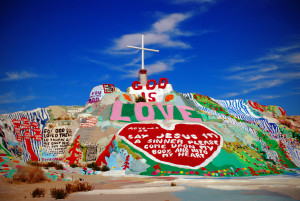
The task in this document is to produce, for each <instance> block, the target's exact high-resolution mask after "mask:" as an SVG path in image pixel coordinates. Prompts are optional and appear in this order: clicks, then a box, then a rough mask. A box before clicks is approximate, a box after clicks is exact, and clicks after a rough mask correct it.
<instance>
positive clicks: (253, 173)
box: [248, 167, 259, 176]
mask: <svg viewBox="0 0 300 201" xmlns="http://www.w3.org/2000/svg"><path fill="white" fill-rule="evenodd" d="M248 169H249V171H250V173H251V174H252V176H259V174H257V173H256V171H255V170H254V169H253V168H252V167H248Z"/></svg>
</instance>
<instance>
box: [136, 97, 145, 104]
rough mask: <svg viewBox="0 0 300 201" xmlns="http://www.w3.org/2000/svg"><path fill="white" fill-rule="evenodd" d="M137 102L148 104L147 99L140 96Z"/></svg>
mask: <svg viewBox="0 0 300 201" xmlns="http://www.w3.org/2000/svg"><path fill="white" fill-rule="evenodd" d="M135 102H136V103H138V102H146V99H145V98H144V97H143V96H138V97H137V98H136V99H135Z"/></svg>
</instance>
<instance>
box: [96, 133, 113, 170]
mask: <svg viewBox="0 0 300 201" xmlns="http://www.w3.org/2000/svg"><path fill="white" fill-rule="evenodd" d="M115 139H116V136H114V137H113V138H112V140H111V142H110V143H109V144H108V145H107V146H106V147H105V150H104V151H103V152H102V153H101V154H100V156H99V157H98V159H97V161H96V163H97V165H98V166H101V165H102V163H104V164H105V165H107V162H106V159H105V157H110V151H109V147H111V149H113V148H114V140H115Z"/></svg>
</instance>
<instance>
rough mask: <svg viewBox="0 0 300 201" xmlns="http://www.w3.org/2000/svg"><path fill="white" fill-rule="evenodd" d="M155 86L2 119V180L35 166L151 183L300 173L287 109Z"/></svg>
mask: <svg viewBox="0 0 300 201" xmlns="http://www.w3.org/2000/svg"><path fill="white" fill-rule="evenodd" d="M149 81H150V82H153V85H150V84H149ZM149 81H148V83H147V86H141V85H140V83H135V82H134V83H133V85H132V87H129V88H128V90H127V92H121V91H120V90H119V89H118V88H115V87H114V86H113V85H110V84H103V85H99V86H97V87H95V88H94V89H93V90H92V91H91V94H90V99H89V101H88V102H87V103H86V105H85V106H49V107H47V108H38V109H35V110H32V111H25V112H23V111H22V112H15V113H11V114H1V115H0V133H1V135H0V137H1V140H0V142H1V143H0V166H1V169H0V174H1V175H4V176H6V177H12V175H13V173H14V172H15V171H18V168H19V167H20V166H26V165H27V163H30V162H31V163H32V162H33V161H37V162H38V163H47V162H50V161H52V162H56V163H60V164H62V165H63V166H64V171H66V172H73V173H80V174H102V172H101V171H97V169H95V168H93V169H92V167H93V166H99V167H102V168H103V167H109V170H110V171H109V172H106V173H107V174H117V173H118V174H136V175H148V176H169V175H185V176H186V175H192V176H209V177H237V176H260V175H274V174H291V173H292V168H297V167H299V166H300V147H299V146H300V145H299V142H300V136H299V135H300V134H299V124H298V123H297V121H296V118H297V117H294V118H288V117H287V116H286V112H285V110H284V109H283V108H281V107H278V106H264V105H260V104H259V103H256V102H253V101H250V100H245V99H239V100H217V99H214V98H211V97H208V96H205V95H202V94H198V93H178V92H176V91H174V90H173V89H172V85H170V84H168V81H167V79H165V80H160V82H159V84H157V83H156V81H155V80H154V81H153V80H149ZM155 85H156V86H155ZM138 90H139V91H138ZM137 91H138V92H139V93H138V92H137ZM153 91H154V92H153ZM139 95H141V96H139ZM25 162H27V163H25ZM99 169H101V168H99ZM103 174H104V173H103Z"/></svg>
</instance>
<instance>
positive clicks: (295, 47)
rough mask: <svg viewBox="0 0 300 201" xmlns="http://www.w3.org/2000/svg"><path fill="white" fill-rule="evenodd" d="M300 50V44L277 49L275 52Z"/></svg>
mask: <svg viewBox="0 0 300 201" xmlns="http://www.w3.org/2000/svg"><path fill="white" fill-rule="evenodd" d="M298 48H300V44H294V45H290V46H284V47H279V48H275V49H274V51H276V52H288V51H290V50H294V49H298Z"/></svg>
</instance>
